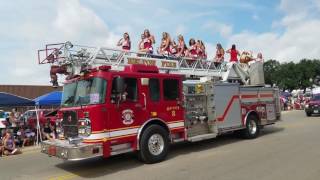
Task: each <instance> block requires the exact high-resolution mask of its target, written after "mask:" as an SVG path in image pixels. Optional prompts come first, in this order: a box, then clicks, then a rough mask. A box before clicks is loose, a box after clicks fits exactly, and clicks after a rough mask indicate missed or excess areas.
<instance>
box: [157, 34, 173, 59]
mask: <svg viewBox="0 0 320 180" xmlns="http://www.w3.org/2000/svg"><path fill="white" fill-rule="evenodd" d="M170 45H172V43H171V38H170V35H169V34H168V33H167V32H163V33H162V40H161V45H160V48H159V49H158V53H159V54H161V55H170V54H171V49H170Z"/></svg>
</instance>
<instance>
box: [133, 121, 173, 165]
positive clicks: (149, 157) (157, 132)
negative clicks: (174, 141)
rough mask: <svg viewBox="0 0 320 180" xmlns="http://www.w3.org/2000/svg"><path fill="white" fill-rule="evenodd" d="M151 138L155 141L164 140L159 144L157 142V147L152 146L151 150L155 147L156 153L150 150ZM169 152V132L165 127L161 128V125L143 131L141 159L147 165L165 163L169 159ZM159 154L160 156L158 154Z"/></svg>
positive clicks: (151, 126)
mask: <svg viewBox="0 0 320 180" xmlns="http://www.w3.org/2000/svg"><path fill="white" fill-rule="evenodd" d="M151 137H153V138H155V139H157V138H159V139H161V138H162V141H161V140H159V141H158V144H157V142H155V145H153V146H152V145H150V148H152V147H155V150H154V151H152V150H150V148H149V141H152V139H151ZM160 137H161V138H160ZM160 141H161V142H160ZM151 144H152V143H151ZM161 144H163V146H161ZM160 146H161V147H162V148H161V147H160ZM158 148H159V150H158ZM157 150H158V151H157ZM168 151H169V135H168V132H167V131H166V130H165V129H164V128H163V127H161V126H159V125H150V126H148V127H147V128H146V129H145V130H144V131H143V133H142V135H141V138H140V151H139V159H140V160H142V161H143V162H145V163H147V164H152V163H157V162H160V161H163V160H164V159H165V158H166V157H167V155H168ZM157 153H159V154H157Z"/></svg>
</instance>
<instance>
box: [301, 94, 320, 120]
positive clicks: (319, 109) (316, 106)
mask: <svg viewBox="0 0 320 180" xmlns="http://www.w3.org/2000/svg"><path fill="white" fill-rule="evenodd" d="M305 112H306V115H307V116H311V115H312V114H320V94H314V95H313V96H312V98H311V99H310V101H309V102H308V103H307V104H306V105H305Z"/></svg>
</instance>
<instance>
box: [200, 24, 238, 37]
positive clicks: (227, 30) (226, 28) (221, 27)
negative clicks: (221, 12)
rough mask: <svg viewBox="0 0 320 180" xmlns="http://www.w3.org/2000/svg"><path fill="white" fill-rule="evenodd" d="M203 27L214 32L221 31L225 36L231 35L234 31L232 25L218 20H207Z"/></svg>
mask: <svg viewBox="0 0 320 180" xmlns="http://www.w3.org/2000/svg"><path fill="white" fill-rule="evenodd" d="M202 28H203V29H205V30H209V32H210V31H213V32H216V33H219V34H220V35H221V36H222V37H224V38H227V37H229V36H230V35H231V33H232V25H229V24H225V23H221V22H216V21H209V22H206V23H205V24H204V25H203V26H202Z"/></svg>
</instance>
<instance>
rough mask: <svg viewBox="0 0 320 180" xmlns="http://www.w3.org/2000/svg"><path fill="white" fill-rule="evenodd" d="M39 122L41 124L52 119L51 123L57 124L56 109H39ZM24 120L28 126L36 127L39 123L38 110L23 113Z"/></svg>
mask: <svg viewBox="0 0 320 180" xmlns="http://www.w3.org/2000/svg"><path fill="white" fill-rule="evenodd" d="M37 111H38V115H39V123H40V125H43V124H45V123H46V122H48V121H50V123H51V124H55V121H56V110H50V109H38V110H37ZM21 118H22V120H23V121H24V123H25V124H26V125H28V126H31V127H32V128H35V127H36V125H37V112H36V110H28V111H26V112H25V113H24V114H23V115H22V117H21Z"/></svg>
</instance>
